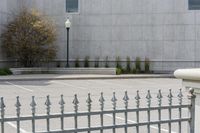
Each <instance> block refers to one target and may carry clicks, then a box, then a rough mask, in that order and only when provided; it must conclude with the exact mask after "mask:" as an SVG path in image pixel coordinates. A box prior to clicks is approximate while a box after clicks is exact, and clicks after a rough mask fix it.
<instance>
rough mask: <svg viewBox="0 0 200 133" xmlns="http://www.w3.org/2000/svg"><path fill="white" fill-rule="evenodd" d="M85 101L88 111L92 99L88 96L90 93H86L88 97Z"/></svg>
mask: <svg viewBox="0 0 200 133" xmlns="http://www.w3.org/2000/svg"><path fill="white" fill-rule="evenodd" d="M86 103H87V106H88V111H89V112H90V111H91V105H92V104H91V103H92V99H91V96H90V93H88V98H87V100H86Z"/></svg>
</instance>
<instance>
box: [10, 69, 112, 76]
mask: <svg viewBox="0 0 200 133" xmlns="http://www.w3.org/2000/svg"><path fill="white" fill-rule="evenodd" d="M10 70H11V71H12V73H13V74H14V75H19V74H103V75H116V69H115V68H11V69H10Z"/></svg>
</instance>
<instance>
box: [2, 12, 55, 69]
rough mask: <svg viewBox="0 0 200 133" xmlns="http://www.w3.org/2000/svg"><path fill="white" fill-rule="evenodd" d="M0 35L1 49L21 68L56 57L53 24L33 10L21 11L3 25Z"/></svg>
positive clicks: (36, 64)
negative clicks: (17, 62)
mask: <svg viewBox="0 0 200 133" xmlns="http://www.w3.org/2000/svg"><path fill="white" fill-rule="evenodd" d="M4 29H5V30H4V31H3V33H2V34H1V41H2V49H3V51H5V53H6V55H7V56H8V57H11V58H14V59H17V60H18V61H19V62H20V64H21V65H23V67H34V66H38V64H39V63H40V61H41V60H42V61H45V62H47V63H48V62H49V61H50V60H52V59H54V58H55V57H56V51H57V48H56V45H55V43H54V42H55V41H56V29H55V26H54V24H53V23H52V22H51V21H50V20H49V19H48V18H46V17H45V15H42V14H40V13H39V12H37V11H35V10H31V11H29V10H27V9H23V10H22V11H21V12H19V14H16V15H14V16H13V19H12V20H11V21H10V22H8V23H7V24H6V25H5V28H4Z"/></svg>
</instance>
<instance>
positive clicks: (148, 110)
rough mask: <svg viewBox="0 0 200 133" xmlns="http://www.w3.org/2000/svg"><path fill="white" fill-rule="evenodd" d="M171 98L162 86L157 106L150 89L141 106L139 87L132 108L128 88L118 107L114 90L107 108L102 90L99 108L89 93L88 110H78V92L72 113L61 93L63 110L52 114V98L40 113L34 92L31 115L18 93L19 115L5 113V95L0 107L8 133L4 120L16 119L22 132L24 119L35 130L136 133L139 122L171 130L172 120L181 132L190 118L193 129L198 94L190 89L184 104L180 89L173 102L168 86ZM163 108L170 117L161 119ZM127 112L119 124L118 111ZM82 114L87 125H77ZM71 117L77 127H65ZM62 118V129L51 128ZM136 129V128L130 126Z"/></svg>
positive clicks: (147, 126)
mask: <svg viewBox="0 0 200 133" xmlns="http://www.w3.org/2000/svg"><path fill="white" fill-rule="evenodd" d="M167 98H168V104H167V105H162V101H163V96H162V93H161V90H159V92H158V94H157V97H156V99H157V103H156V106H152V96H151V93H150V91H148V93H147V95H146V104H147V106H146V107H140V102H141V101H140V100H141V98H140V95H139V91H137V92H136V96H135V102H136V107H135V108H129V97H128V94H127V92H125V95H124V97H123V101H124V108H122V109H118V108H117V106H116V105H117V98H116V96H115V93H113V97H112V99H111V101H112V109H109V110H106V109H105V107H104V105H105V99H104V96H103V93H101V96H100V98H99V104H100V109H99V110H98V111H93V110H91V106H92V100H91V96H90V94H88V97H87V100H86V103H87V111H81V112H80V111H79V110H78V107H79V101H78V97H77V95H75V96H74V100H73V105H74V111H73V112H72V113H70V112H65V111H64V108H65V106H64V105H65V101H64V98H63V95H61V100H60V102H59V104H60V113H57V114H51V113H50V111H51V102H50V97H49V96H47V99H46V102H45V105H46V114H45V115H37V114H36V102H35V99H34V96H33V97H32V102H31V104H30V106H31V111H32V115H29V116H21V115H20V114H21V111H20V109H21V104H20V101H19V97H17V101H16V104H15V106H16V116H14V117H5V104H4V99H3V98H1V103H0V109H1V119H0V122H1V133H5V130H4V128H5V125H4V124H5V123H6V122H16V126H17V131H16V132H17V133H20V123H21V122H23V121H30V122H31V126H32V129H31V130H32V133H78V132H88V133H91V132H92V131H98V132H100V133H103V132H104V131H105V130H108V129H109V130H112V132H113V133H115V132H116V130H117V129H120V128H121V129H123V130H124V132H125V133H127V132H128V129H129V128H133V127H134V128H135V131H134V132H136V133H140V128H139V127H140V126H145V127H146V129H147V132H148V133H150V131H151V130H150V126H151V125H156V126H157V127H158V133H161V125H162V124H168V131H169V133H171V130H172V124H174V123H176V124H177V123H178V132H179V133H181V132H182V122H188V123H189V128H190V129H189V130H188V131H189V132H190V133H194V125H195V124H194V117H195V106H194V105H195V95H194V94H193V90H192V89H191V90H190V91H189V93H188V99H189V100H190V102H189V103H188V104H183V94H182V91H181V89H180V92H179V94H178V95H177V97H176V98H178V104H173V98H175V97H173V95H172V92H171V90H169V94H168V96H167ZM183 108H188V110H189V114H190V115H189V116H188V117H183V116H182V109H183ZM173 109H177V110H178V114H179V115H178V118H172V110H173ZM163 110H167V111H168V119H162V117H161V116H162V115H166V114H162V111H163ZM151 111H156V112H157V115H158V120H155V121H152V120H151ZM141 112H146V114H147V121H140V117H139V116H140V115H139V114H140V113H141ZM119 113H121V114H124V123H123V124H117V123H116V115H117V114H119ZM129 113H135V114H136V122H135V123H129V122H128V116H129ZM107 114H109V115H112V123H110V125H106V124H105V123H104V119H105V115H107ZM81 116H85V117H86V119H87V127H79V125H78V118H79V117H81ZM92 116H98V117H99V120H100V121H99V123H100V124H99V125H96V126H92V125H91V123H92V119H91V117H92ZM69 117H70V118H72V119H73V121H74V128H67V129H66V128H65V123H64V122H65V121H64V120H65V118H69ZM55 118H57V119H60V120H59V121H60V129H59V130H51V128H50V125H51V121H50V120H51V119H55ZM36 120H45V121H46V127H47V128H46V131H36ZM131 130H133V129H131Z"/></svg>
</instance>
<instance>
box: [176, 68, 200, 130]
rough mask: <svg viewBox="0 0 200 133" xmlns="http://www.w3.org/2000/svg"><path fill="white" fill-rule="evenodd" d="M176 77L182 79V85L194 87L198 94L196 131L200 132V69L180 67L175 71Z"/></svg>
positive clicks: (195, 114) (195, 92) (188, 87)
mask: <svg viewBox="0 0 200 133" xmlns="http://www.w3.org/2000/svg"><path fill="white" fill-rule="evenodd" d="M174 76H175V77H176V78H179V79H182V85H183V87H184V88H186V89H190V88H191V89H193V90H194V94H195V95H196V100H195V112H194V113H193V115H194V118H195V125H194V127H195V128H194V129H195V131H194V133H200V128H199V124H200V69H199V68H196V69H178V70H176V71H175V72H174Z"/></svg>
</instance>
